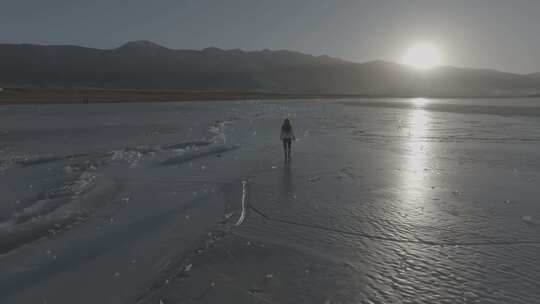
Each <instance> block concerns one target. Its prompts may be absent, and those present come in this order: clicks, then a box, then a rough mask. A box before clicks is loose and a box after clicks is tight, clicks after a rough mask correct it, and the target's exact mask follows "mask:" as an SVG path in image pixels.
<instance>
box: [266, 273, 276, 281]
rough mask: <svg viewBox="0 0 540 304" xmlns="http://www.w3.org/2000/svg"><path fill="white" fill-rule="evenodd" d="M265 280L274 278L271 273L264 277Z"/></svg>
mask: <svg viewBox="0 0 540 304" xmlns="http://www.w3.org/2000/svg"><path fill="white" fill-rule="evenodd" d="M265 278H266V279H267V280H271V279H273V278H274V275H273V274H271V273H267V274H266V276H265Z"/></svg>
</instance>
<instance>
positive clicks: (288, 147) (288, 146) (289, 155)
mask: <svg viewBox="0 0 540 304" xmlns="http://www.w3.org/2000/svg"><path fill="white" fill-rule="evenodd" d="M291 142H292V140H291V139H287V149H286V151H287V158H288V159H291Z"/></svg>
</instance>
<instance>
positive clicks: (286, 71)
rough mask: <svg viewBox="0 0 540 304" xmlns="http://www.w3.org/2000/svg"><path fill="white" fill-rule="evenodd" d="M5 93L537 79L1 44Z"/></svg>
mask: <svg viewBox="0 0 540 304" xmlns="http://www.w3.org/2000/svg"><path fill="white" fill-rule="evenodd" d="M0 58H3V59H4V60H0V71H3V72H2V73H0V84H1V85H3V86H45V87H46V86H63V87H77V86H84V87H97V88H130V89H131V88H135V89H181V90H248V91H257V90H259V91H275V92H295V93H315V94H362V95H374V96H378V95H380V96H383V95H384V96H427V97H438V96H440V97H444V96H471V97H475V96H494V97H499V96H530V95H536V94H539V93H540V76H539V75H540V73H535V74H528V75H520V74H513V73H507V72H500V71H495V70H490V69H471V68H460V67H452V66H441V67H436V68H433V69H431V70H427V71H419V70H415V69H413V68H411V67H407V66H404V65H402V64H399V63H394V62H389V61H383V60H373V61H368V62H364V63H356V62H352V61H347V60H343V59H339V58H334V57H330V56H327V55H322V56H314V55H309V54H304V53H301V52H296V51H289V50H268V49H265V50H257V51H245V50H241V49H229V50H226V49H221V48H217V47H209V48H205V49H201V50H186V49H171V48H167V47H164V46H162V45H159V44H157V43H154V42H151V41H147V40H139V41H130V42H127V43H125V44H123V45H121V46H119V47H117V48H113V49H96V48H89V47H81V46H76V45H38V44H0Z"/></svg>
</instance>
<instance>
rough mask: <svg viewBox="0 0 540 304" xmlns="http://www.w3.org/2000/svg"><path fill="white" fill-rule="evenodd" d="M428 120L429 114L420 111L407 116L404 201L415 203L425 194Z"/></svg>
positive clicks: (414, 111) (417, 110)
mask: <svg viewBox="0 0 540 304" xmlns="http://www.w3.org/2000/svg"><path fill="white" fill-rule="evenodd" d="M426 102H427V101H426ZM429 120H430V118H429V113H428V112H426V111H424V110H422V109H416V110H413V111H411V113H410V116H409V120H408V125H409V129H408V132H409V134H408V138H409V139H408V141H407V142H406V151H407V161H406V164H405V168H404V175H403V187H404V188H405V194H406V197H404V199H405V200H406V201H417V200H419V199H420V198H421V197H422V196H423V194H424V192H425V188H426V185H425V183H424V178H425V175H426V169H427V167H428V165H427V158H426V153H427V152H428V150H429V143H428V142H427V141H426V137H427V136H428V124H429Z"/></svg>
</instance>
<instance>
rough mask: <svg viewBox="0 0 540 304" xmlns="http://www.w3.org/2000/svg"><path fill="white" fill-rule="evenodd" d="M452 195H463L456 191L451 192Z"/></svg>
mask: <svg viewBox="0 0 540 304" xmlns="http://www.w3.org/2000/svg"><path fill="white" fill-rule="evenodd" d="M452 195H454V196H461V195H463V192H461V191H458V190H454V191H452Z"/></svg>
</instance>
